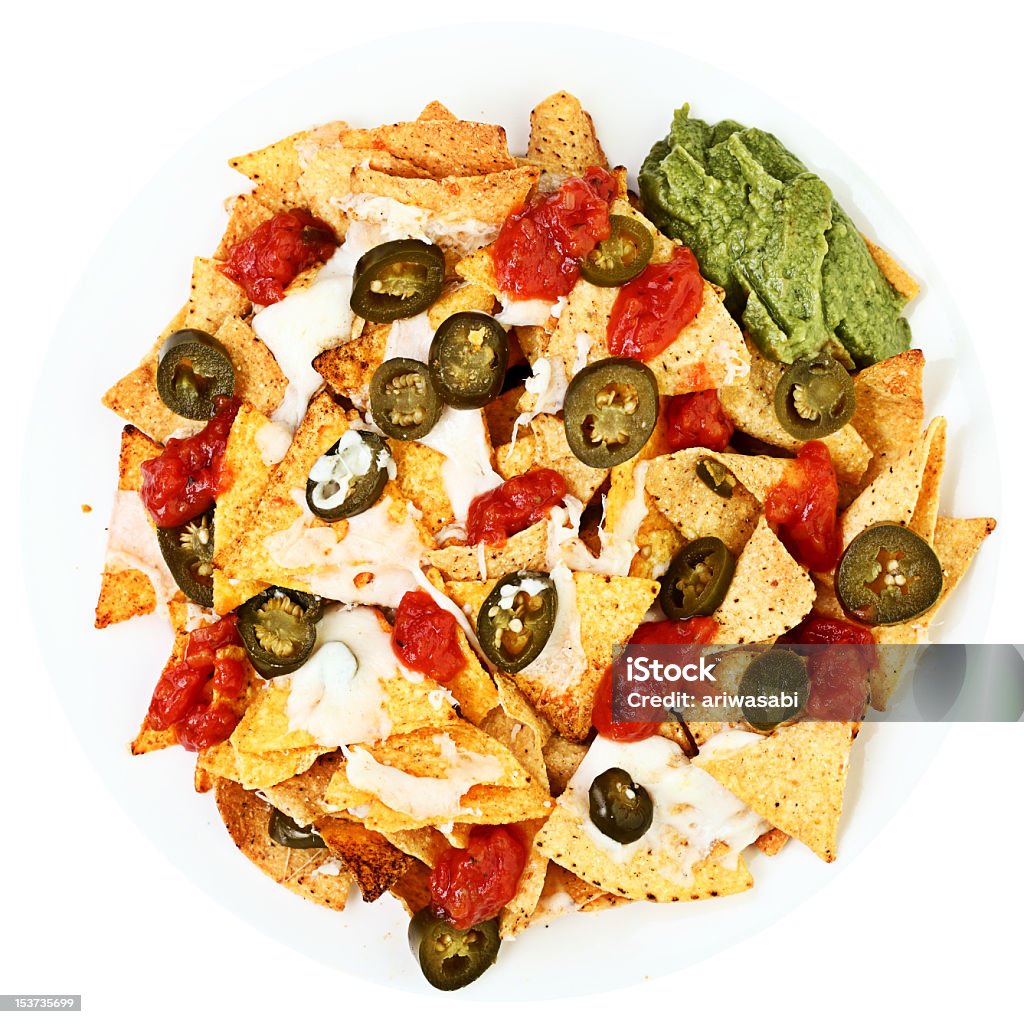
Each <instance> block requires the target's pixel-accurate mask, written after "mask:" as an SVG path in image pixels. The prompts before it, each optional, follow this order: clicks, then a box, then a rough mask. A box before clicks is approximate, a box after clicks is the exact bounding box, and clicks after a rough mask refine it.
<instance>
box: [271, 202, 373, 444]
mask: <svg viewBox="0 0 1024 1024" xmlns="http://www.w3.org/2000/svg"><path fill="white" fill-rule="evenodd" d="M382 241H384V239H383V238H382V235H381V232H380V230H379V229H378V228H377V227H375V226H374V225H369V224H361V223H359V222H355V221H354V222H352V223H351V224H349V227H348V231H347V232H346V234H345V241H344V242H343V243H342V244H341V245H340V246H338V248H337V249H336V250H335V252H334V255H333V256H332V257H331V258H330V259H329V260H328V261H327V262H326V263H325V264H324V265H323V266H322V267H321V268H320V270H319V272H318V273H317V275H316V277H314V278H313V282H312V284H310V286H309V287H308V288H303V289H300V290H297V291H293V292H289V293H288V294H287V295H286V296H285V297H284V298H283V299H282V300H281V301H280V302H275V303H274V304H273V305H271V306H266V307H265V308H264V309H262V310H260V312H258V313H257V314H256V315H255V316H254V317H253V319H252V329H253V330H254V331H255V332H256V335H257V337H258V338H259V339H260V340H261V341H262V342H263V343H264V344H265V345H266V346H267V348H269V349H270V351H271V352H272V353H273V355H274V358H275V359H276V360H277V363H278V365H279V366H280V367H281V372H282V373H283V374H284V375H285V376H286V377H287V378H288V387H287V389H286V390H285V394H284V399H283V400H282V401H281V404H280V406H278V408H277V409H276V410H275V411H274V414H273V416H272V417H271V418H272V419H273V420H274V421H275V422H277V423H281V424H283V425H284V426H286V427H287V428H288V429H289V430H291V431H292V432H294V431H295V428H296V427H297V426H298V425H299V423H300V422H301V420H302V417H303V415H305V412H306V406H307V405H308V404H309V399H310V397H311V396H312V395H313V392H314V391H316V389H317V388H318V387H319V386H320V383H321V377H320V374H319V373H317V372H316V370H314V369H313V366H312V363H313V360H314V359H315V358H316V357H317V356H318V355H320V353H321V352H324V351H325V350H326V349H329V348H333V347H334V346H336V345H340V344H341V343H342V342H346V341H349V340H350V338H351V336H352V318H353V313H352V307H351V306H350V305H349V301H350V300H351V298H352V275H353V274H354V272H355V267H356V263H357V262H358V260H359V257H360V256H362V255H363V254H364V253H366V252H368V251H369V250H370V249H372V248H373V247H374V246H375V245H378V244H379V243H380V242H382Z"/></svg>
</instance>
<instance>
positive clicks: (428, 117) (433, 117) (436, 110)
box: [416, 100, 458, 121]
mask: <svg viewBox="0 0 1024 1024" xmlns="http://www.w3.org/2000/svg"><path fill="white" fill-rule="evenodd" d="M416 120H417V121H457V120H458V118H457V117H456V116H455V115H454V114H453V113H452V112H451V111H450V110H449V109H448V108H447V107H446V106H445V105H444V104H443V103H442V102H441V101H440V100H431V101H430V102H429V103H428V104H427V105H426V106H425V107H424V108H423V109H422V110H421V111H420V116H419V117H417V118H416Z"/></svg>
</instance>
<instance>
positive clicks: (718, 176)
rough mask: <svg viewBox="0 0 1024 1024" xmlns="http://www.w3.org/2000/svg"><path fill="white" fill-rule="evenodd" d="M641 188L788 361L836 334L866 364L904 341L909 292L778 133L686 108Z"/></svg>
mask: <svg viewBox="0 0 1024 1024" xmlns="http://www.w3.org/2000/svg"><path fill="white" fill-rule="evenodd" d="M640 192H641V196H642V198H643V203H644V212H645V213H646V214H647V216H648V217H650V218H651V220H652V221H654V223H655V224H656V225H657V226H658V227H659V228H661V230H662V231H664V232H665V233H666V234H669V235H671V236H673V237H675V238H678V239H680V240H681V241H682V242H684V243H685V244H686V245H688V246H689V247H690V248H691V249H692V250H693V252H694V255H696V257H697V260H698V261H699V263H700V267H701V270H702V271H703V273H704V276H705V277H706V278H708V279H709V280H710V281H713V282H714V283H715V284H718V285H720V286H721V287H723V288H724V289H725V292H726V304H727V305H728V307H729V310H730V312H731V313H732V314H733V316H734V317H736V319H737V320H738V321H739V322H740V323H742V324H743V326H744V327H745V328H746V329H747V331H748V333H749V334H750V336H751V338H752V339H753V340H754V341H755V342H756V343H757V344H758V346H759V347H760V348H761V350H762V351H763V352H764V353H765V354H766V355H768V356H770V357H771V358H773V359H778V360H781V361H782V362H785V363H791V362H793V361H794V360H796V359H799V358H800V357H801V356H806V355H812V354H814V353H815V352H818V351H820V350H821V349H822V348H823V347H825V346H826V345H828V346H829V347H830V348H832V349H835V348H836V343H837V342H838V344H839V345H840V346H842V348H843V349H845V351H846V352H847V353H848V354H849V356H850V357H851V358H852V360H853V361H854V362H855V363H856V364H857V365H858V366H867V365H870V364H871V363H875V362H878V360H880V359H885V358H887V357H889V356H892V355H896V354H897V353H898V352H903V351H905V350H906V349H907V348H909V347H910V325H909V324H908V323H907V321H906V320H905V319H904V318H903V317H902V316H901V315H900V311H901V310H902V308H903V306H904V304H905V299H904V298H903V297H902V296H901V295H899V294H898V293H897V292H896V291H895V290H894V289H893V287H892V286H891V285H890V284H889V282H888V281H887V280H886V279H885V277H884V276H883V275H882V272H881V271H880V270H879V269H878V266H877V265H876V264H875V261H874V260H873V259H872V258H871V254H870V253H869V252H868V248H867V245H866V244H865V242H864V239H863V238H862V237H861V235H860V233H859V232H858V231H857V229H856V227H854V225H853V222H852V221H851V220H850V218H849V217H848V216H847V215H846V213H845V212H844V211H843V208H842V207H841V206H840V205H839V204H838V203H837V202H836V201H835V199H834V198H833V197H832V190H831V189H830V188H829V187H828V185H826V184H825V182H824V181H822V180H821V178H819V177H818V176H817V175H816V174H813V173H811V172H810V171H809V170H808V169H807V168H806V167H805V166H804V165H803V164H802V163H801V162H800V161H799V160H798V159H797V158H796V157H795V156H794V155H793V154H792V153H791V152H790V151H789V150H788V149H786V148H785V146H783V145H782V143H781V142H779V140H778V139H776V138H775V136H774V135H770V134H769V133H768V132H763V131H761V130H760V129H758V128H745V127H743V125H741V124H738V123H737V122H736V121H719V122H718V124H714V125H711V124H708V123H707V122H705V121H701V120H698V119H697V118H691V117H690V116H689V107H686V106H684V107H683V108H682V109H681V110H677V111H676V114H675V117H674V118H673V120H672V128H671V130H670V131H669V134H668V136H667V137H666V138H665V139H663V140H662V141H661V142H657V143H655V145H654V147H653V148H652V149H651V152H650V154H649V155H648V157H647V159H646V160H645V161H644V164H643V167H642V168H641V170H640Z"/></svg>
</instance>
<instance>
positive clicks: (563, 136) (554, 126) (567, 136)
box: [526, 92, 608, 175]
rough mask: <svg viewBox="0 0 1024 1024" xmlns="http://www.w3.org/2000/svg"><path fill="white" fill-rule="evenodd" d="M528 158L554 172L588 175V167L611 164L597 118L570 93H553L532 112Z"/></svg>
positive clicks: (531, 161)
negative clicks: (599, 132)
mask: <svg viewBox="0 0 1024 1024" xmlns="http://www.w3.org/2000/svg"><path fill="white" fill-rule="evenodd" d="M526 158H527V160H529V162H530V163H531V164H535V165H536V166H537V167H540V168H543V170H545V171H548V172H550V173H552V174H565V175H573V174H584V173H585V172H586V170H587V168H588V167H607V166H608V158H607V157H606V156H605V155H604V150H603V149H602V148H601V143H600V142H599V141H598V139H597V133H596V132H595V131H594V121H593V119H592V118H591V116H590V115H589V114H588V113H587V112H586V111H585V110H584V109H583V107H582V106H581V105H580V101H579V100H578V99H577V98H576V97H575V96H573V95H571V94H570V93H567V92H556V93H553V94H552V95H551V96H549V97H548V98H547V99H545V100H541V102H540V103H538V104H537V106H535V107H534V108H533V110H532V111H531V112H530V144H529V146H528V148H527V150H526Z"/></svg>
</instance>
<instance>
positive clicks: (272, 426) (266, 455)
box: [254, 421, 292, 466]
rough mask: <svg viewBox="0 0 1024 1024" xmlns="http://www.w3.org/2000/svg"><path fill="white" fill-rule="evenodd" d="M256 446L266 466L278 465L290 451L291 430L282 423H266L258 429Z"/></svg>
mask: <svg viewBox="0 0 1024 1024" xmlns="http://www.w3.org/2000/svg"><path fill="white" fill-rule="evenodd" d="M254 439H255V441H256V447H257V448H258V449H259V452H260V458H261V459H262V460H263V464H264V465H265V466H276V465H277V464H278V463H279V462H280V461H281V460H282V459H283V458H284V456H285V453H286V452H287V451H288V446H289V445H290V444H291V443H292V434H291V431H290V430H289V429H288V428H287V427H286V426H284V425H283V424H281V423H274V422H273V421H271V422H270V423H264V424H263V426H262V427H260V429H259V430H257V431H256V434H255V437H254Z"/></svg>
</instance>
